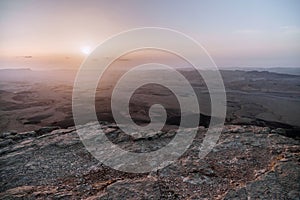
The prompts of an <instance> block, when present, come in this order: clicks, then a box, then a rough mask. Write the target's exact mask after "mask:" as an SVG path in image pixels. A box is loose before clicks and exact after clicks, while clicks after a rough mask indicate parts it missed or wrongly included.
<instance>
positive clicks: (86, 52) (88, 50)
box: [80, 46, 91, 55]
mask: <svg viewBox="0 0 300 200" xmlns="http://www.w3.org/2000/svg"><path fill="white" fill-rule="evenodd" d="M80 50H81V52H82V53H83V54H85V55H89V54H90V53H91V47H89V46H84V47H81V48H80Z"/></svg>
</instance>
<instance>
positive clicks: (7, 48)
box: [0, 0, 300, 68]
mask: <svg viewBox="0 0 300 200" xmlns="http://www.w3.org/2000/svg"><path fill="white" fill-rule="evenodd" d="M299 10H300V3H299V1H296V0H295V1H294V0H267V1H258V0H254V1H249V2H245V1H243V2H242V1H234V0H229V1H226V2H225V1H216V0H213V1H198V0H195V1H189V2H188V3H186V2H183V1H173V0H172V1H171V0H166V1H159V0H153V1H139V0H123V1H121V0H115V1H109V0H106V1H79V0H75V1H71V0H63V1H53V0H44V1H39V0H23V1H18V0H2V1H1V2H0V30H1V31H0V68H10V67H31V68H43V66H44V67H45V66H46V67H47V68H49V67H50V68H77V67H78V66H79V65H80V63H81V61H82V60H83V59H84V57H85V56H86V55H85V54H84V52H87V51H89V50H90V49H93V48H94V47H96V46H97V45H98V44H100V43H101V42H103V41H104V40H105V39H107V38H108V37H110V36H112V35H113V34H117V33H119V32H121V31H125V30H128V29H131V28H138V27H144V26H148V27H149V26H156V27H165V28H171V29H175V30H178V31H181V32H183V33H185V34H187V35H190V36H191V37H193V38H194V39H196V40H197V41H198V42H200V43H201V44H202V45H203V46H204V47H205V48H206V49H207V51H208V52H209V53H210V54H211V56H212V57H213V59H214V60H215V62H216V63H217V65H218V66H219V67H300V58H299V57H300V56H299V53H300V22H299V19H300V14H299ZM29 56H32V57H29Z"/></svg>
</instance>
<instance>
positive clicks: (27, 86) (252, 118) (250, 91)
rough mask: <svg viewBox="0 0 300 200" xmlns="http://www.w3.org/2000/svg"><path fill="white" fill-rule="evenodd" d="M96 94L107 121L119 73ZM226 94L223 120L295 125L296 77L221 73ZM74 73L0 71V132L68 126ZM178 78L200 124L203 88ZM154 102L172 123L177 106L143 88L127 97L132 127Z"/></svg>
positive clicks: (154, 89) (156, 90)
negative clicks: (192, 95) (188, 88)
mask: <svg viewBox="0 0 300 200" xmlns="http://www.w3.org/2000/svg"><path fill="white" fill-rule="evenodd" d="M107 73H108V74H107V76H105V78H104V80H103V82H100V86H99V87H98V91H97V94H96V96H97V97H96V104H95V105H96V110H97V112H98V114H99V115H98V117H99V119H101V120H107V121H111V120H112V117H111V110H110V95H111V92H112V90H111V89H112V87H113V86H114V84H115V83H116V80H118V78H119V77H120V76H121V75H122V74H123V73H124V72H122V71H121V72H119V73H113V72H109V71H108V72H107ZM221 73H222V76H223V79H224V83H225V87H226V93H227V118H226V122H227V123H231V124H255V125H262V126H263V125H268V126H275V127H283V128H288V129H291V128H297V127H299V126H300V118H299V116H300V98H299V97H300V76H294V75H286V74H276V73H269V72H257V71H250V72H244V71H221ZM75 74H76V72H75V71H48V72H45V71H31V70H25V69H24V70H1V71H0V94H1V95H0V115H1V120H0V131H1V132H5V131H8V130H16V131H27V130H36V129H38V128H40V127H42V126H60V127H63V128H66V127H69V126H71V125H73V120H72V109H71V106H72V101H71V99H72V88H73V81H74V77H75ZM182 74H183V75H184V76H185V77H187V78H188V80H189V81H190V82H191V83H192V85H193V88H194V90H195V91H196V93H197V95H198V98H199V100H200V108H201V114H203V115H202V121H201V123H200V125H206V124H207V123H208V121H209V118H207V117H206V118H205V116H210V109H209V108H210V99H209V95H208V92H207V89H206V87H205V84H204V83H203V81H202V80H201V78H199V77H198V76H196V75H195V73H194V72H193V71H188V70H184V71H182ZM154 103H160V104H162V105H164V106H165V107H166V108H167V113H168V120H167V123H168V124H171V125H178V122H179V120H180V115H179V114H178V113H179V107H178V102H177V100H176V98H174V94H172V92H170V91H168V90H167V89H166V88H163V87H161V86H159V85H145V86H143V87H142V88H140V89H138V90H137V91H136V92H135V93H134V95H133V97H132V99H131V107H130V112H131V115H132V117H133V119H134V120H135V121H136V122H137V123H147V122H149V117H148V114H147V113H148V110H149V107H150V106H151V105H152V104H154Z"/></svg>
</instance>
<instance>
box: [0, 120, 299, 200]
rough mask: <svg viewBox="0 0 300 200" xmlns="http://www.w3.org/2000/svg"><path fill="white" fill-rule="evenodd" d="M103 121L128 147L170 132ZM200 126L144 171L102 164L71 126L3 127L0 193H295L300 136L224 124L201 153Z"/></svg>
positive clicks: (166, 137) (163, 139) (158, 142)
mask: <svg viewBox="0 0 300 200" xmlns="http://www.w3.org/2000/svg"><path fill="white" fill-rule="evenodd" d="M86 126H91V127H92V126H93V123H90V124H87V125H86ZM102 127H103V128H104V129H105V133H106V134H107V136H108V137H109V138H110V139H111V141H113V142H114V143H116V144H118V145H120V146H121V147H122V148H125V149H126V148H127V149H130V150H132V151H136V150H139V149H141V147H143V146H147V148H149V149H152V150H155V149H157V148H159V147H161V146H163V145H165V144H166V143H167V142H169V141H170V140H171V139H172V137H173V136H174V131H173V132H172V130H170V131H169V132H167V133H159V134H152V135H151V136H149V137H139V138H138V139H136V138H132V137H131V136H128V135H125V134H123V133H122V132H121V131H120V130H119V129H118V128H117V126H115V125H113V124H104V123H103V124H102ZM187 131H189V130H188V129H187ZM205 131H206V129H205V128H203V127H199V129H198V134H197V136H196V138H195V140H194V142H193V144H192V145H191V146H190V148H189V149H188V150H187V151H186V152H185V154H184V155H183V156H181V157H180V159H178V160H177V161H176V162H174V163H172V164H170V165H169V166H167V167H165V168H163V169H161V170H158V171H156V172H151V173H148V174H130V173H125V172H120V171H117V170H113V169H111V168H108V167H106V166H104V165H102V164H101V163H99V161H97V160H96V159H95V158H93V157H92V156H91V155H90V154H89V152H88V151H87V150H86V149H85V148H84V146H83V144H82V142H81V140H80V139H79V137H78V135H77V133H76V130H75V128H74V127H70V128H68V129H58V127H45V128H42V129H40V130H38V131H31V132H24V133H16V132H8V133H3V134H1V136H0V137H1V139H0V148H1V149H0V156H1V157H0V198H1V199H300V146H299V141H298V140H295V139H293V138H288V137H285V136H283V135H280V132H281V131H282V130H276V129H274V130H271V129H269V128H267V127H256V126H250V125H249V126H238V125H227V126H225V127H224V130H223V133H222V135H221V137H220V139H219V142H218V144H217V145H216V146H215V147H214V149H213V150H212V151H211V152H210V153H209V154H208V155H207V156H206V157H205V158H204V159H199V158H198V153H199V146H200V145H201V143H202V139H203V137H204V135H205ZM137 134H138V133H137ZM147 148H143V151H146V150H147Z"/></svg>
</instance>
